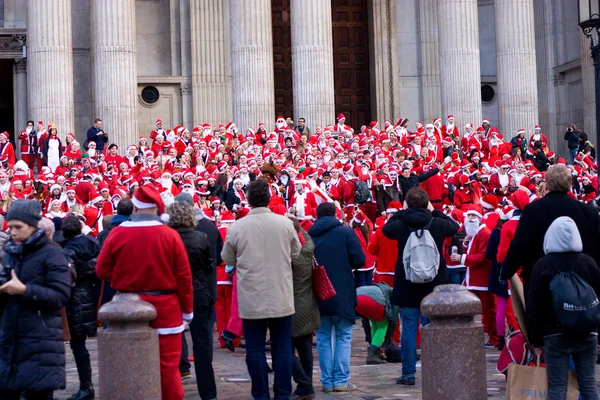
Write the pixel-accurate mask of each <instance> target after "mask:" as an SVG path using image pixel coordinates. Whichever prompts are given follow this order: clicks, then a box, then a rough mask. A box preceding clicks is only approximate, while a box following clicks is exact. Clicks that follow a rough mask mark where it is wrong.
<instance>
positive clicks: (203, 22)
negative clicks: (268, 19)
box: [190, 0, 256, 126]
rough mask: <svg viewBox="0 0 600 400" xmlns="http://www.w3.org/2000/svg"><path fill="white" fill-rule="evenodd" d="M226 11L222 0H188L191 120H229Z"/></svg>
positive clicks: (227, 12)
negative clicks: (190, 0)
mask: <svg viewBox="0 0 600 400" xmlns="http://www.w3.org/2000/svg"><path fill="white" fill-rule="evenodd" d="M228 14H229V10H228V9H227V1H226V0H206V1H192V2H190V21H191V22H190V30H191V40H192V46H191V48H192V98H193V110H194V112H193V114H194V124H199V123H209V124H211V125H213V126H215V125H218V124H227V122H229V121H230V120H231V108H232V105H231V66H230V61H229V46H228V41H227V37H226V31H225V30H226V29H227V27H228V26H229V25H230V24H229V23H227V22H226V20H227V18H226V16H227V15H228ZM217 21H219V22H218V23H216V22H217ZM255 22H256V21H255ZM233 25H234V26H232V28H234V29H235V28H237V27H236V26H235V25H236V24H235V23H234V24H233Z"/></svg>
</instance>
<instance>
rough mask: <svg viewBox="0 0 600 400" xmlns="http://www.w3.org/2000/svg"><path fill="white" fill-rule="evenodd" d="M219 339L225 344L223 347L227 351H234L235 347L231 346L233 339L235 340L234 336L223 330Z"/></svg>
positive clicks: (235, 336)
mask: <svg viewBox="0 0 600 400" xmlns="http://www.w3.org/2000/svg"><path fill="white" fill-rule="evenodd" d="M221 339H223V342H225V347H227V350H229V351H235V345H234V344H233V342H234V341H235V339H237V335H236V334H234V333H231V332H229V331H228V330H227V329H225V330H224V331H223V333H221Z"/></svg>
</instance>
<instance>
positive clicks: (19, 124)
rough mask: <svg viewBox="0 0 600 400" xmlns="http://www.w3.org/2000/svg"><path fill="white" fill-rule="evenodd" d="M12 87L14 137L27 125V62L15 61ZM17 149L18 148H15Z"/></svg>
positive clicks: (22, 60)
mask: <svg viewBox="0 0 600 400" xmlns="http://www.w3.org/2000/svg"><path fill="white" fill-rule="evenodd" d="M13 71H14V73H13V87H14V93H15V95H14V102H15V130H14V132H15V136H16V134H17V133H18V132H20V131H21V129H24V128H25V125H26V124H27V120H28V118H27V61H25V59H20V60H15V64H14V66H13ZM17 147H19V146H17Z"/></svg>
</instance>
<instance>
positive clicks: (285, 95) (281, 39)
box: [265, 0, 294, 125]
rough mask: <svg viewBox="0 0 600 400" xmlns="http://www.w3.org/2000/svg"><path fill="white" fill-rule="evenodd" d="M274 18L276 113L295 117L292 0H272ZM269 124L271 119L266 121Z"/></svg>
mask: <svg viewBox="0 0 600 400" xmlns="http://www.w3.org/2000/svg"><path fill="white" fill-rule="evenodd" d="M271 15H272V17H273V18H272V19H273V67H274V73H275V113H276V115H282V116H283V117H284V118H286V117H292V118H293V117H294V92H293V81H292V28H291V25H290V0H271ZM265 123H266V124H267V125H268V123H269V121H265Z"/></svg>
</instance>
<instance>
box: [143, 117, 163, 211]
mask: <svg viewBox="0 0 600 400" xmlns="http://www.w3.org/2000/svg"><path fill="white" fill-rule="evenodd" d="M162 123H163V122H162V119H160V118H159V119H157V120H156V125H158V124H162ZM138 208H139V207H138Z"/></svg>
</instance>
